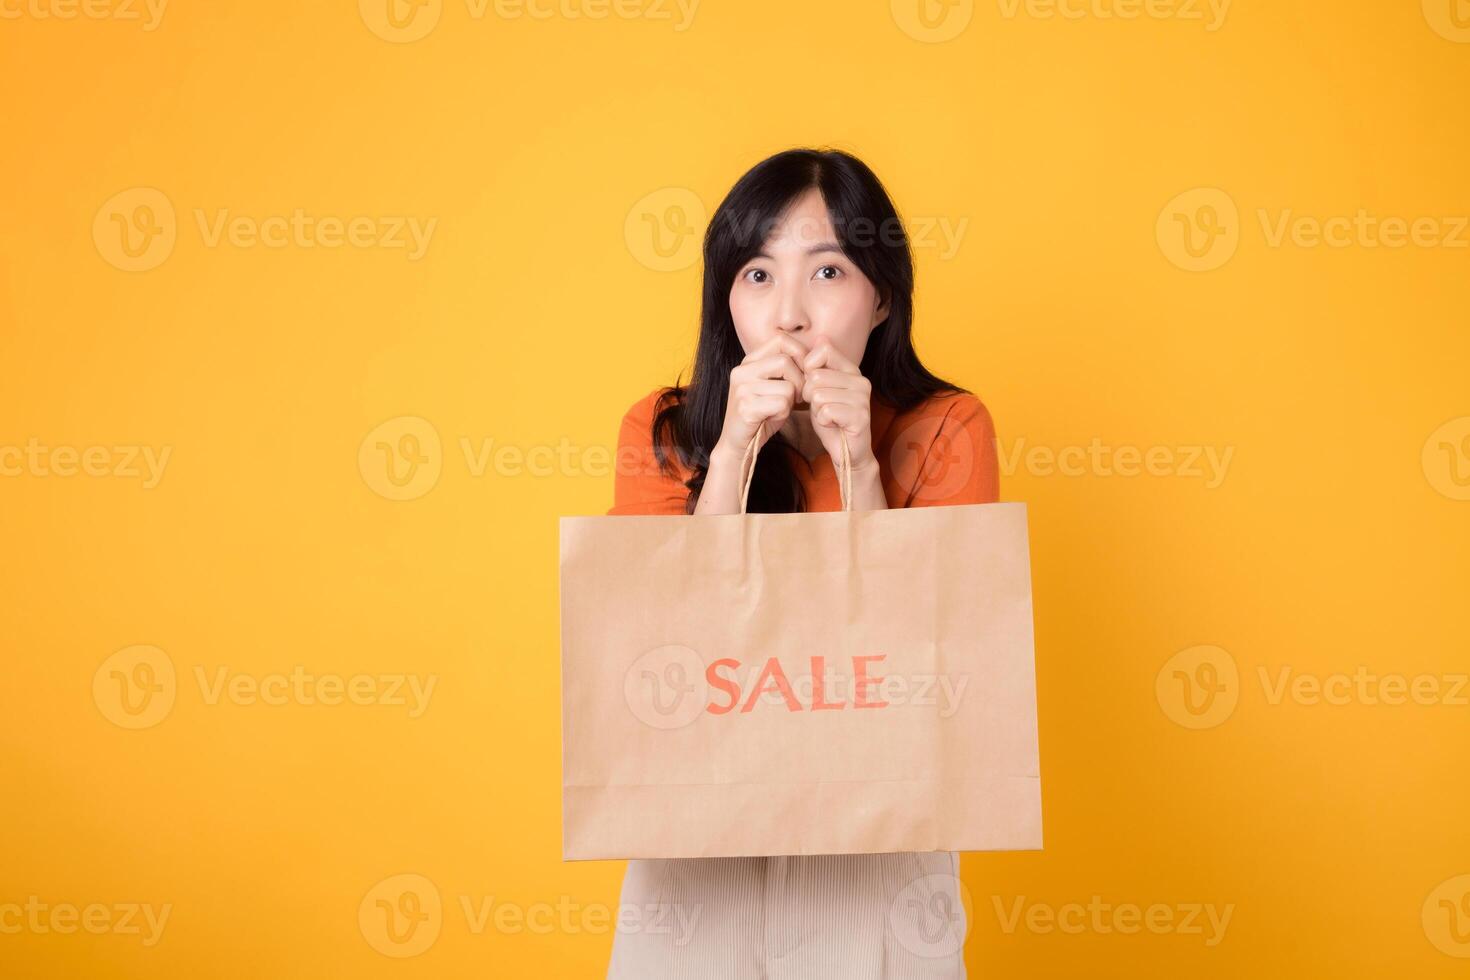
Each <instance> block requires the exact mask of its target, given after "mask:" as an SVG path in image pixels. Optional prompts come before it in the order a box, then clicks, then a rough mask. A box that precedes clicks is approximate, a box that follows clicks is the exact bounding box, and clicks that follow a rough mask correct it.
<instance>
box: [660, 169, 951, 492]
mask: <svg viewBox="0 0 1470 980" xmlns="http://www.w3.org/2000/svg"><path fill="white" fill-rule="evenodd" d="M813 187H815V188H817V189H818V190H819V191H820V192H821V194H822V199H823V200H824V201H825V202H826V205H827V214H828V216H829V217H830V219H831V221H832V225H833V228H834V230H835V231H836V233H837V240H838V244H839V245H841V247H842V251H843V252H844V253H845V254H846V255H847V257H848V258H849V259H850V260H852V262H853V263H854V264H855V265H856V266H857V267H858V268H859V269H861V270H862V272H863V274H864V275H865V276H867V277H868V279H869V281H871V282H872V283H873V284H874V286H876V287H877V289H878V291H879V294H880V296H882V297H884V298H886V299H887V300H888V303H889V306H888V318H887V319H886V320H884V321H883V322H882V323H881V324H879V325H878V326H877V327H875V328H874V329H873V332H872V333H871V334H870V335H869V337H868V344H867V347H866V349H865V350H864V351H863V359H862V363H861V364H859V365H858V369H859V370H860V371H861V372H862V373H863V377H865V378H867V379H868V381H869V382H870V383H871V384H872V395H871V398H872V400H874V401H878V400H882V401H884V402H886V403H888V404H889V405H891V406H892V407H893V408H894V409H895V410H897V411H904V410H907V409H909V408H912V407H914V406H915V405H918V404H920V403H922V402H923V401H925V400H926V399H928V398H930V397H932V396H933V395H935V394H938V393H941V392H957V391H964V390H965V389H963V388H960V387H959V386H957V385H954V384H951V383H949V382H948V381H945V380H943V379H941V378H938V377H935V376H934V375H933V374H930V373H929V371H928V370H927V369H925V367H924V365H923V364H921V363H919V356H918V354H917V353H915V351H914V343H913V336H912V327H913V312H914V262H913V256H912V255H911V253H910V251H909V239H908V234H907V233H906V232H905V230H904V227H903V223H902V221H900V219H899V217H898V214H897V212H896V211H895V210H894V207H893V202H892V201H891V200H889V197H888V192H887V191H885V190H884V188H883V184H882V182H881V181H879V180H878V177H877V175H876V174H874V173H873V171H872V170H870V169H869V168H868V166H867V165H866V164H864V163H863V162H862V161H861V160H859V159H858V158H857V157H854V156H852V155H851V154H848V153H844V152H842V151H841V150H834V149H805V148H800V149H791V150H785V151H783V152H781V153H777V154H776V155H774V156H771V157H767V158H766V159H765V160H762V161H761V162H760V163H758V164H756V165H755V166H754V167H752V168H751V169H750V170H749V171H747V172H746V173H745V175H744V176H743V177H741V178H740V179H739V180H738V181H736V183H735V186H734V187H732V188H731V189H730V193H729V194H727V195H725V199H724V201H722V202H721V203H720V206H719V208H718V209H716V211H715V214H714V217H712V218H711V219H710V223H709V228H708V229H706V231H705V235H704V286H703V299H702V306H701V311H700V318H699V347H698V349H697V350H696V351H695V355H694V372H693V376H692V377H691V378H690V381H689V384H688V385H680V384H674V385H673V386H671V387H667V388H664V389H663V390H662V391H661V392H660V394H659V397H658V399H657V401H656V403H655V406H654V418H653V433H652V434H653V445H654V452H655V456H656V458H657V459H658V463H659V467H660V468H661V469H662V470H663V472H664V473H666V474H668V475H671V476H672V475H675V472H676V471H675V467H674V465H673V461H672V459H671V458H670V455H669V449H670V447H672V449H673V450H674V452H676V453H677V454H678V458H679V460H680V462H681V463H682V464H683V466H684V467H685V468H686V469H688V470H690V471H691V472H692V473H693V475H692V476H691V477H690V478H689V479H688V480H686V481H685V483H684V485H685V486H687V487H688V488H689V497H688V499H687V501H686V502H685V506H684V509H685V512H686V513H693V512H694V507H695V504H697V503H698V501H699V493H700V490H701V489H702V488H703V487H704V477H705V473H706V472H707V471H708V469H709V455H710V452H711V451H712V450H713V449H714V446H715V443H716V442H717V441H718V439H719V437H720V432H721V430H722V429H723V427H724V421H725V403H726V401H727V400H728V398H729V395H730V372H731V371H732V370H734V368H735V367H736V366H737V365H738V364H740V362H741V361H742V360H744V359H745V351H744V349H743V348H742V347H741V345H740V339H739V337H738V336H737V335H736V333H735V323H734V320H733V319H732V318H731V316H730V289H731V287H732V286H733V285H734V282H735V275H736V273H738V272H739V271H740V268H741V267H742V266H743V265H744V264H745V263H746V262H748V261H750V258H751V257H752V256H753V255H755V253H756V252H758V251H760V249H761V246H762V245H764V244H765V239H766V237H767V236H768V235H769V234H770V232H771V230H772V229H773V228H774V227H775V225H776V223H777V222H778V221H779V220H780V217H781V215H782V214H784V213H785V211H786V209H787V208H788V207H789V206H790V205H791V204H792V203H793V202H794V201H795V200H796V199H797V198H798V197H800V196H801V195H802V194H803V193H805V192H806V191H808V190H809V189H811V188H813ZM772 443H778V444H781V445H787V443H786V437H785V436H784V435H781V434H779V433H777V434H775V435H773V436H772V437H771V438H770V439H769V440H768V441H767V442H766V444H765V445H764V446H762V447H761V452H760V453H759V455H757V457H756V465H755V475H754V477H753V478H752V481H751V485H750V499H749V500H748V502H747V506H746V510H747V511H749V512H751V513H785V512H791V511H800V510H805V509H806V500H805V497H804V494H803V493H802V490H801V484H800V482H799V481H798V480H797V479H796V474H795V473H794V472H793V470H792V468H791V458H792V457H793V456H797V457H798V458H800V454H798V453H788V452H784V451H781V452H766V451H765V447H766V446H769V445H771V444H772ZM803 461H805V460H804V459H803ZM807 465H810V464H809V463H808V464H807Z"/></svg>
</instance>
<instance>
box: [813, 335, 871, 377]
mask: <svg viewBox="0 0 1470 980" xmlns="http://www.w3.org/2000/svg"><path fill="white" fill-rule="evenodd" d="M819 367H827V368H833V369H834V370H837V371H841V372H843V373H844V374H861V373H862V372H860V371H859V370H858V366H857V365H856V364H854V363H852V361H851V360H849V359H848V357H847V355H846V354H843V353H842V352H841V351H840V350H838V349H837V348H836V347H834V346H832V342H831V341H830V340H822V341H818V343H817V345H816V346H815V347H813V348H812V349H811V351H810V353H808V354H807V355H806V356H805V357H804V358H802V359H801V369H802V370H803V371H810V370H811V369H813V368H819Z"/></svg>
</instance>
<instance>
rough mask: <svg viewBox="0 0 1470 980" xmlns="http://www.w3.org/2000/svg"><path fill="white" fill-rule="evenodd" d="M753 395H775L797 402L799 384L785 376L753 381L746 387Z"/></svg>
mask: <svg viewBox="0 0 1470 980" xmlns="http://www.w3.org/2000/svg"><path fill="white" fill-rule="evenodd" d="M745 390H746V391H747V392H749V393H750V394H752V395H775V396H776V397H778V398H785V399H788V400H789V401H791V402H792V403H795V401H796V393H797V386H796V385H795V384H793V383H792V382H790V381H788V380H786V379H785V378H772V379H761V380H757V381H752V382H750V384H748V385H747V386H746V388H745Z"/></svg>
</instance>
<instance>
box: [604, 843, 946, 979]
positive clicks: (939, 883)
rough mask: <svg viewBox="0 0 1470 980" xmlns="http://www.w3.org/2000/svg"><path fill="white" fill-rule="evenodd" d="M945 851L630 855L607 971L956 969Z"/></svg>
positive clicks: (934, 974) (800, 974)
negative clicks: (642, 858)
mask: <svg viewBox="0 0 1470 980" xmlns="http://www.w3.org/2000/svg"><path fill="white" fill-rule="evenodd" d="M965 926H966V923H965V911H964V906H963V904H962V903H961V900H960V893H959V855H958V854H956V853H954V852H952V851H923V852H905V853H901V854H834V855H819V856H812V857H755V858H680V859H674V860H645V861H629V862H628V869H627V871H626V873H625V874H624V876H623V891H622V899H621V903H620V910H619V917H618V923H617V929H616V931H615V933H614V937H613V951H612V961H611V963H610V964H609V966H608V973H607V975H608V978H609V980H664V978H673V977H681V978H683V977H689V978H695V980H824V978H832V980H909V978H916V980H917V978H923V980H957V978H963V977H964V976H965V964H964V959H963V952H962V949H961V947H962V946H963V945H964V940H965Z"/></svg>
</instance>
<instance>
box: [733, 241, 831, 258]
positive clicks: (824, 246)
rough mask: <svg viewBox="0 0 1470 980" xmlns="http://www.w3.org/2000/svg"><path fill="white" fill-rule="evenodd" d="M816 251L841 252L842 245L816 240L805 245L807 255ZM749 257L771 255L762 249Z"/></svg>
mask: <svg viewBox="0 0 1470 980" xmlns="http://www.w3.org/2000/svg"><path fill="white" fill-rule="evenodd" d="M818 252H838V253H841V252H842V246H840V245H838V244H837V243H836V242H817V244H815V245H810V246H808V247H807V250H806V254H807V255H816V254H817V253H818ZM751 258H753V259H769V258H771V255H770V254H769V253H768V252H766V251H765V249H762V250H761V251H759V252H756V253H755V254H754V255H752V256H751Z"/></svg>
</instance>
